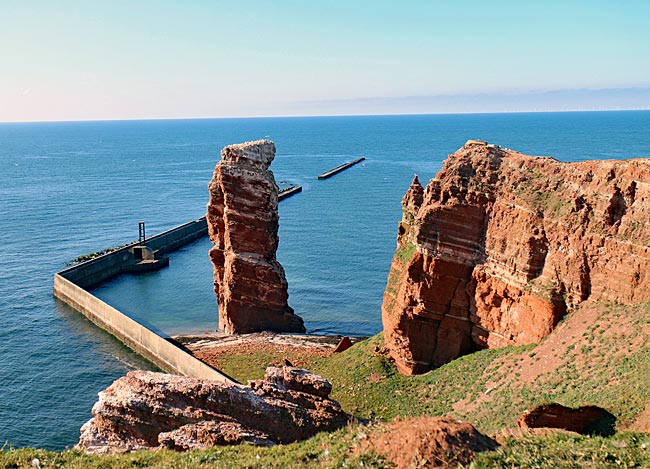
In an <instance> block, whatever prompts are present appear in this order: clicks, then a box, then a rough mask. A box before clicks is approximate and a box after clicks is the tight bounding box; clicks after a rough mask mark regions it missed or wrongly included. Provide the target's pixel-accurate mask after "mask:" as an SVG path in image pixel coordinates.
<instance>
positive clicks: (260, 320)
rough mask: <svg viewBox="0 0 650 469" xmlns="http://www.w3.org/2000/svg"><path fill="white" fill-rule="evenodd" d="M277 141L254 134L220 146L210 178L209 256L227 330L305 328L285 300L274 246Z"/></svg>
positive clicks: (221, 318)
mask: <svg viewBox="0 0 650 469" xmlns="http://www.w3.org/2000/svg"><path fill="white" fill-rule="evenodd" d="M274 157H275V144H274V143H273V142H271V141H269V140H258V141H256V142H247V143H242V144H239V145H229V146H227V147H225V148H224V149H223V150H222V151H221V161H220V162H219V163H218V164H217V166H216V168H215V170H214V175H213V177H212V181H211V182H210V184H209V186H208V187H209V192H210V201H209V202H208V213H207V221H208V231H209V234H210V239H211V240H212V243H213V244H214V246H213V247H212V249H211V250H210V259H211V260H212V265H213V268H214V286H215V292H216V294H217V300H218V303H219V328H220V329H221V330H222V331H224V332H227V333H230V334H234V333H250V332H257V331H276V332H305V326H304V325H303V320H302V318H300V316H298V315H296V314H294V312H293V309H292V308H291V307H290V306H289V305H288V303H287V299H288V296H289V295H288V293H287V280H286V277H285V275H284V269H283V268H282V265H280V263H279V262H278V261H277V259H276V257H275V254H276V250H277V248H278V218H279V217H278V186H277V184H276V183H275V179H274V178H273V173H272V172H271V171H270V170H269V165H270V164H271V162H272V161H273V158H274Z"/></svg>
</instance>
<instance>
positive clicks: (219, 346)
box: [174, 332, 364, 369]
mask: <svg viewBox="0 0 650 469" xmlns="http://www.w3.org/2000/svg"><path fill="white" fill-rule="evenodd" d="M341 338H342V337H341V336H319V335H306V334H276V333H273V332H260V333H255V334H235V335H226V334H218V333H216V334H204V335H200V336H178V337H174V341H175V342H177V343H179V344H180V345H182V346H183V347H184V348H185V349H187V350H188V351H189V352H190V353H191V354H192V355H194V356H195V357H196V358H198V359H199V360H201V361H202V362H204V363H207V364H208V365H210V366H213V367H215V368H217V369H220V368H221V367H222V366H223V364H224V361H225V359H226V358H227V357H229V356H232V355H244V356H246V355H250V356H252V355H256V354H259V353H265V354H268V355H271V356H273V357H274V359H273V360H272V362H271V363H269V365H271V366H282V365H287V364H289V363H290V364H291V365H292V366H297V367H304V366H308V365H309V364H310V359H312V358H314V357H329V356H330V355H332V354H333V353H334V351H335V349H336V346H337V345H338V344H339V342H340V341H341ZM363 339H364V338H352V339H351V342H352V343H356V342H359V341H360V340H363Z"/></svg>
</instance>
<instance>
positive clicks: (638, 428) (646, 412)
mask: <svg viewBox="0 0 650 469" xmlns="http://www.w3.org/2000/svg"><path fill="white" fill-rule="evenodd" d="M628 430H631V431H635V432H650V404H648V405H646V406H645V408H644V409H643V410H642V411H641V413H639V415H637V417H636V420H635V421H634V423H633V424H632V425H630V428H629V429H628Z"/></svg>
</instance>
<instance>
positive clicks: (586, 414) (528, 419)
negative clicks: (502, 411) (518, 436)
mask: <svg viewBox="0 0 650 469" xmlns="http://www.w3.org/2000/svg"><path fill="white" fill-rule="evenodd" d="M615 423H616V417H615V416H614V415H612V414H611V413H610V412H609V411H607V410H605V409H603V408H602V407H597V406H595V405H586V406H582V407H578V408H576V409H572V408H571V407H565V406H563V405H561V404H545V405H540V406H538V407H535V408H534V409H530V410H528V411H526V412H524V414H523V415H522V416H521V417H519V420H517V427H519V428H559V429H561V430H567V431H570V432H576V433H580V434H583V435H589V434H598V435H613V434H614V431H615V428H614V424H615Z"/></svg>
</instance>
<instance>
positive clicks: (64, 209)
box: [0, 111, 650, 450]
mask: <svg viewBox="0 0 650 469" xmlns="http://www.w3.org/2000/svg"><path fill="white" fill-rule="evenodd" d="M649 137H650V112H646V111H634V112H579V113H540V114H535V113H522V114H480V115H423V116H373V117H309V118H259V119H208V120H160V121H110V122H68V123H24V124H0V221H1V228H2V229H1V230H0V321H1V324H2V327H1V328H0V359H1V360H2V366H0V383H1V384H0V386H1V388H0V389H1V391H0V446H1V445H2V443H4V442H8V443H9V444H11V445H13V446H14V447H21V446H36V447H39V448H47V449H57V450H60V449H63V448H65V447H69V446H72V445H74V444H75V443H76V441H77V439H78V435H79V427H80V426H81V425H82V424H83V423H84V422H85V421H86V420H88V419H89V418H90V417H91V414H90V409H91V407H92V405H93V403H94V402H95V401H96V398H97V393H98V392H99V391H101V390H102V389H104V388H106V387H107V386H108V385H109V384H110V383H111V382H112V381H113V380H115V379H117V378H118V377H120V376H122V375H123V374H124V373H126V372H127V371H129V370H131V369H134V368H150V367H151V365H149V364H148V363H147V362H146V361H144V360H143V359H141V358H140V357H138V356H137V355H136V354H134V353H133V352H131V351H130V350H129V349H127V348H125V347H124V346H122V345H121V344H120V343H119V342H118V341H117V340H115V339H113V338H112V337H111V336H110V335H108V334H106V333H105V332H103V331H101V330H100V329H98V328H96V327H95V326H94V325H92V324H91V323H89V322H88V321H87V320H86V319H85V318H84V317H83V316H81V315H80V314H78V313H77V312H75V311H74V310H72V309H70V308H69V307H67V306H65V305H64V304H62V303H60V302H58V301H55V300H54V298H53V297H52V275H53V274H54V272H56V271H58V270H61V269H63V268H64V267H65V262H66V261H69V260H71V259H73V258H74V257H76V256H78V255H80V254H85V253H89V252H93V251H98V250H100V249H103V248H107V247H112V246H117V245H122V244H125V243H127V242H130V241H132V240H134V239H136V238H137V235H138V229H137V228H138V222H139V221H144V222H146V226H147V232H148V234H154V233H157V232H160V231H163V230H165V229H168V228H171V227H173V226H176V225H178V224H181V223H184V222H186V221H189V220H192V219H196V218H199V217H201V216H202V215H204V214H205V205H206V202H207V197H208V193H207V184H208V182H209V180H210V178H211V176H212V172H213V169H214V166H215V164H216V163H217V162H218V161H219V151H220V150H221V148H222V147H224V146H225V145H228V144H231V143H239V142H243V141H248V140H256V139H260V138H268V139H271V140H274V141H275V143H276V146H277V155H276V159H275V161H274V162H273V164H272V170H273V171H274V173H275V177H276V180H277V181H278V182H279V183H281V185H283V184H299V185H302V186H303V192H302V193H300V194H298V195H296V196H294V197H290V198H288V199H286V200H284V201H282V202H281V203H280V247H279V252H278V258H279V260H280V262H281V263H282V264H283V265H284V268H285V270H286V274H287V279H288V281H289V294H290V297H289V303H290V305H291V306H292V307H293V308H294V309H295V310H296V312H297V313H298V314H299V315H301V316H302V317H303V318H304V319H305V324H306V327H307V329H308V331H309V332H313V333H327V334H345V335H372V334H375V333H377V332H379V331H380V330H381V311H380V308H381V300H382V293H383V289H384V287H385V283H386V277H387V274H388V270H389V267H390V262H391V258H392V254H393V250H394V248H395V242H396V234H397V222H398V220H399V219H400V217H401V206H400V201H401V198H402V196H403V195H404V193H405V191H406V190H407V188H408V186H409V184H410V182H411V179H412V178H413V175H414V174H415V173H417V174H418V175H419V176H420V177H421V180H423V181H427V180H428V179H429V178H431V177H433V176H434V175H435V173H436V171H437V170H438V169H440V167H441V165H442V162H443V160H444V159H445V158H446V156H447V154H449V153H452V152H454V151H455V150H456V149H458V148H459V147H460V146H461V145H463V143H464V142H465V141H466V140H467V139H470V138H472V139H483V140H488V141H490V142H493V143H496V144H498V145H501V146H505V147H508V148H512V149H516V150H519V151H522V152H525V153H528V154H532V155H550V156H554V157H556V158H558V159H560V160H563V161H579V160H586V159H620V158H635V157H650V142H649ZM360 156H364V157H366V161H365V162H364V163H363V164H359V165H356V166H354V167H353V168H351V169H349V170H347V171H344V172H342V173H340V174H338V175H336V176H334V177H332V178H331V179H327V180H324V181H319V180H317V179H316V176H317V175H318V174H319V173H321V172H323V171H325V170H328V169H330V168H332V167H334V166H337V165H339V164H340V163H343V162H345V161H350V160H352V159H354V158H358V157H360ZM209 248H210V242H209V240H207V239H204V240H200V241H198V242H196V243H194V244H192V245H189V246H187V247H185V248H183V249H181V250H180V251H178V252H176V253H174V254H172V256H171V263H170V266H169V268H167V269H164V270H162V271H160V272H156V273H151V274H147V275H143V276H138V277H135V276H124V277H120V278H117V279H115V280H113V281H111V282H109V283H107V284H105V285H103V286H102V287H100V288H98V289H97V290H96V291H95V294H97V295H98V296H99V297H101V298H103V299H104V300H106V301H107V302H109V303H110V304H113V305H114V306H116V307H118V308H119V309H121V310H122V311H124V312H126V313H128V314H130V315H132V316H133V317H136V318H138V319H139V320H140V321H142V322H143V323H146V324H149V325H151V326H152V327H155V328H157V329H159V330H161V331H163V332H165V333H167V334H178V333H192V332H199V333H201V332H203V331H209V330H214V329H216V328H217V305H216V300H215V297H214V293H213V286H212V268H211V266H210V263H209V260H208V257H207V251H208V249H209Z"/></svg>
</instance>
